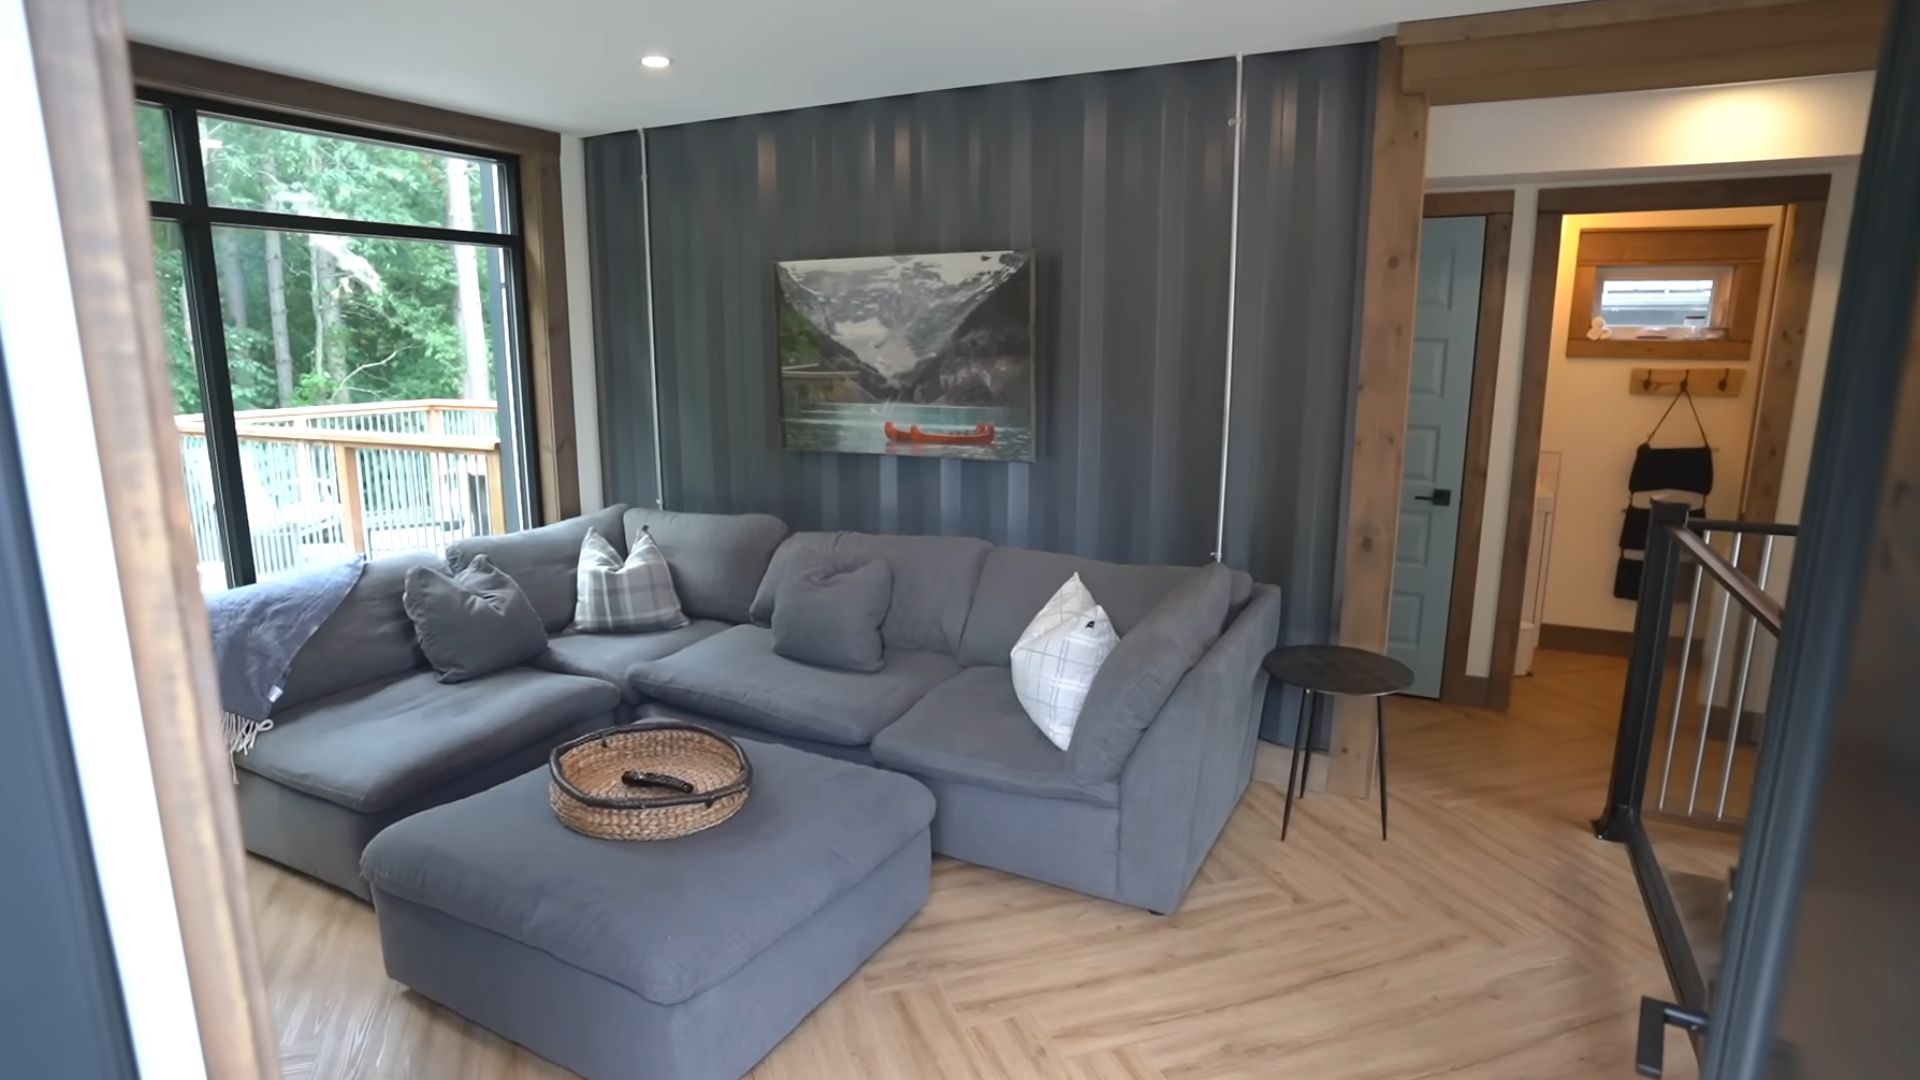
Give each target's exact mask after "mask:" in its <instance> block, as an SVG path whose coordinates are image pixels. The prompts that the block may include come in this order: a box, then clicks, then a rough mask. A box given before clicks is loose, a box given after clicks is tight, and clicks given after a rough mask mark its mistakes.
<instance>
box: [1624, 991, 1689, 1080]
mask: <svg viewBox="0 0 1920 1080" xmlns="http://www.w3.org/2000/svg"><path fill="white" fill-rule="evenodd" d="M1668 1024H1672V1025H1673V1026H1674V1027H1677V1028H1682V1029H1684V1030H1686V1031H1690V1032H1692V1033H1694V1034H1696V1035H1699V1034H1703V1033H1704V1032H1705V1031H1706V1030H1707V1014H1706V1013H1701V1012H1694V1011H1693V1010H1692V1009H1683V1008H1681V1007H1680V1006H1678V1005H1675V1004H1674V1003H1672V1002H1670V1001H1660V1000H1658V999H1656V998H1641V999H1640V1037H1639V1038H1638V1039H1636V1040H1635V1042H1634V1051H1633V1071H1634V1072H1637V1073H1639V1074H1640V1075H1641V1076H1654V1077H1657V1076H1659V1075H1660V1074H1661V1072H1662V1071H1663V1070H1664V1069H1665V1068H1666V1065H1667V1060H1666V1059H1667V1025H1668Z"/></svg>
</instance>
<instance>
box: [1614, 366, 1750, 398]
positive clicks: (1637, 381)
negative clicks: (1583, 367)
mask: <svg viewBox="0 0 1920 1080" xmlns="http://www.w3.org/2000/svg"><path fill="white" fill-rule="evenodd" d="M1746 382H1747V373H1746V372H1745V371H1742V370H1741V369H1739V368H1634V369H1633V372H1632V374H1631V375H1630V376H1629V377H1628V381H1627V392H1628V393H1633V394H1652V395H1656V396H1659V397H1673V396H1674V395H1676V394H1679V393H1681V392H1682V391H1685V392H1687V393H1689V394H1692V395H1693V396H1694V397H1697V398H1703V397H1739V396H1740V390H1741V388H1742V387H1744V386H1745V385H1746Z"/></svg>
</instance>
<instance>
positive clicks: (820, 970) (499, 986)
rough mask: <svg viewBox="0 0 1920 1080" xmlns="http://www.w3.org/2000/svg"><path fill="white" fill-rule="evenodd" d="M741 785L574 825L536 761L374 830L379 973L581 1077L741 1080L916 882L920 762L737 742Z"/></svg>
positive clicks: (367, 871) (369, 857)
mask: <svg viewBox="0 0 1920 1080" xmlns="http://www.w3.org/2000/svg"><path fill="white" fill-rule="evenodd" d="M741 745H742V746H743V747H744V748H745V749H746V751H747V754H748V756H749V757H750V758H751V759H752V761H753V793H752V795H751V797H750V798H749V799H748V800H747V804H746V806H745V807H743V808H742V809H741V811H740V812H739V813H738V814H736V815H734V817H733V818H732V819H731V820H729V821H727V822H726V823H724V824H722V825H720V826H718V827H717V828H713V829H710V830H708V831H706V832H703V833H698V834H695V835H693V836H688V837H683V838H681V839H678V840H668V841H663V842H659V843H620V842H615V841H607V840H595V839H592V838H590V837H585V836H581V835H579V834H577V833H574V832H570V831H569V830H567V829H566V828H565V827H564V826H562V825H561V824H560V823H559V822H558V821H555V820H554V817H553V813H552V811H551V810H550V809H549V808H548V806H547V773H546V770H544V769H541V770H539V771H536V772H531V773H528V774H526V775H524V776H521V777H518V778H517V779H513V780H509V781H507V782H506V783H504V784H501V785H500V786H499V787H496V788H493V789H492V790H489V791H484V792H481V793H480V794H478V795H473V796H470V797H468V798H465V799H461V800H460V801H458V802H453V803H448V804H447V805H445V806H440V807H436V808H434V809H432V810H427V811H425V812H423V813H420V814H416V815H414V816H413V817H410V818H407V819H406V820H404V821H400V822H398V823H396V824H394V825H393V826H391V827H389V828H388V829H386V830H385V831H384V832H382V833H381V834H380V835H379V836H377V837H375V838H374V840H373V842H372V843H371V844H369V845H367V849H366V853H365V855H364V856H363V857H362V860H361V872H362V873H363V874H364V875H365V876H366V878H367V881H368V882H369V883H370V884H371V885H372V888H373V905H374V909H375V911H376V913H377V915H378V918H379V924H380V946H381V950H382V951H383V952H384V953H385V955H386V965H387V974H388V975H390V976H392V977H393V978H394V979H395V980H397V981H399V982H401V983H404V984H405V985H407V986H409V987H411V988H412V989H414V990H415V991H418V992H419V993H420V994H422V995H424V996H426V997H428V998H431V999H433V1000H434V1001H437V1002H439V1003H440V1004H442V1005H445V1006H446V1007H447V1008H449V1009H452V1010H453V1011H455V1012H457V1013H459V1014H461V1015H462V1016H465V1017H467V1018H468V1019H470V1020H472V1021H474V1022H475V1023H477V1024H480V1025H482V1026H483V1027H486V1028H489V1029H491V1030H493V1031H495V1032H497V1033H499V1034H500V1035H502V1036H505V1037H506V1038H508V1039H511V1040H513V1041H514V1042H517V1043H519V1044H521V1045H522V1046H525V1047H526V1048H527V1049H529V1050H532V1051H533V1052H534V1053H536V1054H539V1055H540V1056H542V1057H545V1058H548V1059H549V1060H552V1061H554V1062H557V1063H559V1064H561V1065H564V1066H566V1067H567V1068H569V1069H572V1070H574V1071H575V1072H578V1073H580V1074H582V1075H583V1076H587V1077H593V1078H601V1077H605V1078H613V1077H619V1078H623V1080H633V1078H638V1080H733V1078H735V1077H739V1076H742V1075H744V1074H745V1073H746V1072H747V1071H748V1070H750V1069H751V1068H753V1065H754V1063H755V1062H757V1061H759V1060H760V1058H761V1057H763V1056H764V1055H765V1054H766V1053H767V1051H769V1050H771V1049H773V1047H774V1046H775V1045H777V1044H778V1043H779V1042H780V1040H781V1039H783V1038H785V1037H786V1035H787V1033H788V1032H790V1031H792V1030H793V1029H794V1027H795V1026H796V1025H798V1024H799V1023H800V1021H801V1020H803V1019H805V1018H806V1015H807V1014H808V1013H809V1012H811V1011H812V1010H813V1009H814V1007H815V1006H817V1005H819V1004H820V1003H821V1002H822V1001H824V1000H826V998H827V996H828V995H829V994H831V993H833V990H834V988H835V987H837V986H839V985H840V983H841V982H842V981H844V980H845V979H846V978H847V977H848V976H849V975H852V974H853V973H854V972H855V971H857V970H858V969H859V967H860V965H861V964H862V963H864V962H865V961H866V959H867V957H869V956H871V955H873V953H874V952H875V951H876V950H878V949H879V948H880V946H881V945H883V944H885V943H886V941H887V939H888V938H890V937H892V936H893V935H894V933H895V932H897V931H898V930H899V929H900V928H901V927H902V926H904V925H906V923H907V920H909V919H911V918H912V917H913V915H914V913H915V912H917V911H919V910H920V906H921V904H922V903H924V902H925V901H926V897H927V885H928V880H929V874H930V867H929V859H930V855H929V851H928V838H927V826H928V823H929V822H930V821H932V819H933V796H932V795H930V794H928V792H927V790H926V789H925V788H923V787H921V786H920V785H919V784H918V783H917V782H915V781H913V780H911V779H909V778H907V777H905V776H901V775H899V774H897V773H889V772H882V771H880V770H878V769H871V768H867V767H865V766H861V765H854V764H851V763H848V762H844V761H836V760H833V759H831V758H825V757H819V756H816V755H813V754H808V753H804V752H801V751H798V750H793V749H790V748H788V747H784V746H775V745H771V744H768V743H756V742H744V741H743V742H742V743H741Z"/></svg>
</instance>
